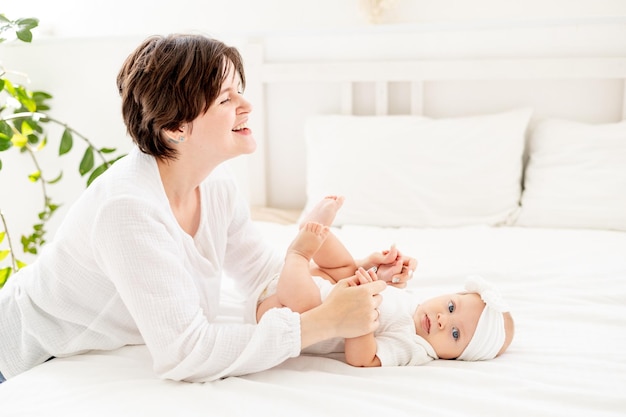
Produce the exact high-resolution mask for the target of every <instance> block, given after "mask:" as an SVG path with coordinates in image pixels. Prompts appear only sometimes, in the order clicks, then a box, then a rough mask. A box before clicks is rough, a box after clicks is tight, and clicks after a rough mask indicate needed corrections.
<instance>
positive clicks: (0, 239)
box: [0, 232, 7, 242]
mask: <svg viewBox="0 0 626 417" xmlns="http://www.w3.org/2000/svg"><path fill="white" fill-rule="evenodd" d="M6 234H7V232H0V242H2V241H3V240H4V237H5V236H6Z"/></svg>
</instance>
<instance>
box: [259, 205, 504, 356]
mask: <svg viewBox="0 0 626 417" xmlns="http://www.w3.org/2000/svg"><path fill="white" fill-rule="evenodd" d="M342 204H343V198H342V197H335V196H331V197H327V198H325V199H323V200H322V201H321V202H320V203H319V204H318V205H317V206H316V207H315V208H314V209H313V210H312V211H311V212H310V213H309V214H308V215H307V217H306V218H305V220H304V222H303V223H302V225H301V228H300V232H299V233H298V235H297V237H296V238H295V239H294V241H293V242H292V243H291V245H290V246H289V248H288V250H287V254H286V256H285V265H284V267H283V269H282V271H281V273H280V275H279V276H278V277H277V278H276V279H275V280H274V281H273V282H271V283H269V284H268V285H267V287H266V291H264V293H263V294H262V295H261V297H260V298H259V303H258V306H257V320H260V318H261V317H262V315H263V314H264V313H265V312H266V311H267V310H269V309H270V308H274V307H288V308H290V309H291V310H293V311H296V312H300V313H301V312H304V311H307V310H309V309H311V308H313V307H316V306H317V305H319V304H320V303H321V302H322V299H323V298H325V297H326V296H327V295H328V294H329V293H330V291H331V290H332V285H333V284H334V283H336V282H337V281H338V280H339V279H347V280H349V283H350V284H351V285H359V284H363V283H366V282H370V281H372V280H377V279H383V280H385V281H387V282H391V281H392V277H393V276H394V275H396V274H398V273H399V272H400V271H401V269H402V267H403V265H402V261H401V256H400V254H399V253H398V251H397V250H396V249H395V247H393V246H392V248H391V249H390V250H389V251H384V252H382V253H381V254H378V256H376V255H371V256H370V257H369V258H368V259H366V261H365V262H364V263H363V264H364V265H365V267H366V268H369V269H368V270H366V269H365V268H363V267H360V268H358V269H357V267H356V262H355V261H354V258H353V257H352V255H351V254H350V253H349V252H348V250H347V249H346V248H345V246H343V244H342V243H341V242H340V241H339V239H338V238H337V237H336V236H335V235H334V234H333V233H332V232H331V231H330V228H329V226H330V225H331V224H332V222H333V220H334V218H335V215H336V213H337V211H338V210H339V208H340V207H341V205H342ZM375 261H378V262H377V263H378V264H377V265H370V264H372V263H374V262H375ZM382 294H383V302H382V304H381V305H380V307H379V309H378V313H379V317H378V320H379V326H378V328H377V330H376V331H375V332H374V333H371V334H367V335H364V336H361V337H357V338H353V339H346V340H345V345H344V352H345V356H346V361H347V362H348V363H349V364H350V365H353V366H405V365H421V364H424V363H426V362H428V361H431V360H433V359H458V360H467V361H476V360H486V359H492V358H495V357H496V356H498V355H500V354H501V353H502V352H504V351H505V350H506V349H507V348H508V346H509V344H510V343H511V340H512V339H513V333H514V324H513V319H512V317H511V314H510V313H509V312H508V308H507V306H506V304H505V303H504V302H503V300H502V299H501V297H500V295H499V294H498V292H497V291H496V290H495V289H494V288H492V287H491V286H490V285H489V284H488V283H487V282H485V281H484V280H483V279H482V278H480V277H477V276H472V277H468V279H467V282H466V286H465V291H464V292H460V293H455V294H445V295H441V296H438V297H435V298H432V299H429V300H427V301H425V302H422V303H421V304H420V303H419V302H418V301H417V300H416V299H415V297H414V296H413V295H412V294H410V293H409V292H406V291H404V290H402V289H399V288H395V287H394V286H392V285H389V286H388V287H387V288H386V289H385V290H384V291H383V293H382Z"/></svg>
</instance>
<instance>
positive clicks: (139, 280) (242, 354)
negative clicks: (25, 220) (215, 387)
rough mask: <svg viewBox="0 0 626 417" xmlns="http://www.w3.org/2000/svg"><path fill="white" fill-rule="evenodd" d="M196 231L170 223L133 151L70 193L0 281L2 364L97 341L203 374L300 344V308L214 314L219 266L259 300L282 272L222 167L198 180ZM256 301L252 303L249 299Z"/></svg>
mask: <svg viewBox="0 0 626 417" xmlns="http://www.w3.org/2000/svg"><path fill="white" fill-rule="evenodd" d="M201 204H202V215H201V220H200V226H199V228H198V231H197V233H196V235H195V236H194V237H192V236H190V235H188V234H187V233H186V232H185V231H183V230H182V229H181V227H180V226H179V224H178V223H177V221H176V219H175V217H174V214H173V213H172V211H171V209H170V205H169V202H168V200H167V197H166V195H165V191H164V189H163V186H162V183H161V179H160V175H159V171H158V168H157V164H156V161H155V159H154V158H153V157H151V156H148V155H145V154H143V153H141V152H140V151H138V150H137V149H136V148H135V149H133V150H132V151H131V152H130V153H129V155H128V156H126V157H124V158H122V159H121V160H119V161H118V162H116V163H115V164H114V165H113V167H111V168H110V169H109V170H107V171H106V172H105V173H104V174H103V175H101V176H100V177H99V178H98V179H97V180H96V181H94V182H93V183H92V184H91V185H90V186H89V188H88V189H87V190H86V191H85V192H84V193H83V194H82V196H81V197H80V198H79V199H78V200H77V201H76V203H75V204H74V205H73V207H72V208H71V209H70V211H69V212H68V214H67V216H66V218H65V220H64V222H63V224H62V226H61V227H60V228H59V229H58V231H57V232H56V235H55V237H54V241H53V242H51V243H48V244H47V245H46V246H45V247H44V249H43V250H42V252H41V254H40V255H39V257H38V258H37V260H36V261H35V262H34V263H32V264H31V265H29V266H27V267H25V268H23V269H22V270H20V271H19V272H18V273H17V274H15V275H13V276H12V277H11V278H10V279H9V281H8V282H7V284H6V285H5V287H4V288H3V289H2V290H1V291H0V372H2V373H3V374H4V376H5V377H7V378H11V377H12V376H15V375H17V374H19V373H21V372H23V371H26V370H28V369H29V368H31V367H33V366H35V365H37V364H40V363H42V362H44V361H45V360H46V359H48V358H49V357H50V356H56V357H62V356H69V355H74V354H77V353H80V352H84V351H87V350H93V349H103V350H110V349H116V348H119V347H121V346H124V345H133V344H145V345H146V346H147V347H148V349H149V351H150V353H151V355H152V358H153V361H154V370H155V372H156V373H157V374H158V375H159V376H161V377H163V378H168V379H174V380H186V381H210V380H215V379H218V378H222V377H226V376H233V375H242V374H247V373H251V372H256V371H260V370H264V369H268V368H270V367H272V366H275V365H277V364H279V363H281V362H283V361H284V360H285V359H287V358H289V357H294V356H297V355H299V354H300V316H299V315H298V314H295V313H293V312H291V311H290V310H289V309H286V308H283V309H273V310H271V311H269V312H268V313H267V314H265V315H264V316H263V319H262V320H261V321H260V322H259V323H258V324H257V325H254V324H239V323H215V322H214V319H215V317H216V316H217V314H218V308H219V301H220V300H219V297H220V287H221V281H222V279H223V276H224V274H227V275H228V276H229V277H231V278H233V280H234V281H235V286H236V287H237V289H239V290H240V291H241V292H242V294H243V295H244V297H245V298H246V299H247V300H250V302H251V303H256V300H255V299H254V297H255V294H256V293H258V291H259V288H258V287H259V285H260V284H261V283H262V282H265V281H266V280H267V278H268V277H269V276H271V275H274V274H276V273H278V272H279V271H280V268H281V267H282V263H283V261H282V260H283V256H282V254H278V253H276V252H275V250H274V249H273V248H272V247H271V246H270V245H268V244H266V243H265V242H264V241H263V239H262V236H261V235H260V233H259V232H258V231H257V230H256V229H255V227H254V225H253V223H252V222H251V220H250V216H249V210H248V206H247V203H246V201H244V200H243V199H242V197H241V196H240V195H239V193H238V190H237V186H236V183H235V181H234V179H233V178H232V176H231V175H229V173H228V172H226V170H225V168H224V167H218V168H217V169H216V170H214V172H212V173H211V175H210V176H209V177H208V178H207V179H206V180H205V181H204V182H203V183H202V185H201ZM249 308H253V307H249Z"/></svg>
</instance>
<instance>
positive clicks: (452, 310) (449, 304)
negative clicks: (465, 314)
mask: <svg viewBox="0 0 626 417" xmlns="http://www.w3.org/2000/svg"><path fill="white" fill-rule="evenodd" d="M448 311H449V312H450V313H454V303H453V302H452V301H449V302H448Z"/></svg>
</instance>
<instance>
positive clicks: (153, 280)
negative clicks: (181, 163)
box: [91, 196, 300, 382]
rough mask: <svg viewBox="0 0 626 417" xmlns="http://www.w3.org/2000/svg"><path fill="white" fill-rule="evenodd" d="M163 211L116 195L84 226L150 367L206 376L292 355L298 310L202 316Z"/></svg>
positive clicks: (192, 377) (180, 375)
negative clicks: (242, 318)
mask: <svg viewBox="0 0 626 417" xmlns="http://www.w3.org/2000/svg"><path fill="white" fill-rule="evenodd" d="M165 215H166V213H164V212H162V211H159V209H158V208H157V207H154V204H151V202H149V201H143V200H142V199H141V198H139V197H135V196H125V197H123V198H122V197H118V198H115V199H112V200H109V201H107V202H105V203H104V204H103V205H102V207H100V209H99V211H98V215H97V216H96V218H95V220H94V225H93V228H92V230H91V233H92V236H91V238H92V240H93V241H94V242H96V243H95V251H96V253H97V255H96V261H97V263H98V266H99V267H100V268H101V270H102V272H103V273H104V274H105V275H106V276H107V277H109V278H110V279H111V281H112V282H113V284H114V285H115V287H116V288H117V291H118V292H119V295H120V297H121V299H122V301H123V303H124V304H125V306H126V308H127V309H128V311H129V313H130V315H131V316H132V318H133V319H134V321H135V324H136V326H137V328H138V330H139V331H140V333H141V335H142V337H143V339H144V341H145V344H146V346H147V347H148V349H149V351H150V353H151V355H152V357H153V361H154V368H155V372H156V373H157V374H158V375H159V376H161V377H163V378H168V379H174V380H186V381H192V382H193V381H211V380H216V379H219V378H223V377H227V376H234V375H243V374H247V373H252V372H257V371H261V370H264V369H268V368H270V367H273V366H275V365H278V364H279V363H281V362H283V361H284V360H286V359H287V358H289V357H294V356H297V355H298V354H299V353H300V317H299V315H298V314H295V313H293V312H291V311H290V310H288V309H274V310H272V311H270V312H268V313H267V314H266V315H264V317H263V320H261V321H260V323H259V324H258V325H252V324H214V323H210V322H209V320H208V319H207V317H206V315H205V314H206V312H204V311H203V310H202V308H201V307H200V300H199V297H200V293H199V291H198V289H197V287H196V285H195V284H194V279H193V277H192V276H190V274H189V272H187V270H186V268H185V262H186V260H185V256H181V247H182V245H181V242H179V241H177V238H175V237H174V236H176V233H173V231H171V230H168V227H173V226H172V225H171V221H170V220H167V219H165ZM187 237H188V236H187Z"/></svg>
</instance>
